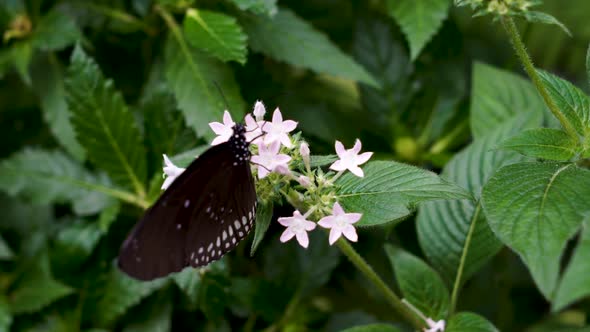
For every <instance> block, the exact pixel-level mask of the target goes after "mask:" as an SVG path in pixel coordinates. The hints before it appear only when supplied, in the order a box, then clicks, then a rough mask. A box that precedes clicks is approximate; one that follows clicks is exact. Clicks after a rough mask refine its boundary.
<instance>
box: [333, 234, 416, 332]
mask: <svg viewBox="0 0 590 332" xmlns="http://www.w3.org/2000/svg"><path fill="white" fill-rule="evenodd" d="M336 245H338V248H340V250H341V251H342V253H344V255H346V257H348V259H349V260H350V261H351V262H352V264H354V265H355V266H356V267H357V268H358V269H359V270H360V271H361V272H362V273H363V274H364V275H365V277H367V279H369V281H371V282H372V283H373V284H374V285H375V287H377V288H378V289H379V290H380V291H381V293H382V294H383V296H385V299H386V300H387V302H389V304H390V305H391V306H392V307H393V308H394V309H395V310H396V311H397V312H398V313H399V314H400V315H401V316H403V317H404V319H405V320H406V321H408V322H409V323H410V324H411V325H412V326H413V327H414V328H415V329H418V330H421V329H422V328H423V327H425V325H424V322H423V320H422V319H421V318H420V317H419V316H418V315H416V313H414V312H413V311H412V310H411V309H409V308H408V307H407V306H406V305H404V303H403V302H402V300H400V298H399V297H398V296H397V295H395V293H394V292H393V291H392V290H391V289H390V288H389V287H388V286H387V284H385V282H384V281H383V280H382V279H381V278H380V277H379V275H377V273H376V272H375V271H374V270H373V268H372V267H371V266H370V265H369V264H368V263H367V262H366V261H365V260H364V259H363V258H362V257H361V256H360V255H359V254H358V253H357V252H356V250H354V248H353V247H352V246H351V245H350V243H348V241H347V240H344V239H342V238H340V239H339V240H338V241H336Z"/></svg>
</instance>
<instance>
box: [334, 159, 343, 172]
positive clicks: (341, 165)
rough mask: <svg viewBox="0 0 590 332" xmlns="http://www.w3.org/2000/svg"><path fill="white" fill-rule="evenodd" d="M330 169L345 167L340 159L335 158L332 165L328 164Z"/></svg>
mask: <svg viewBox="0 0 590 332" xmlns="http://www.w3.org/2000/svg"><path fill="white" fill-rule="evenodd" d="M330 169H333V170H335V171H343V170H345V169H346V166H345V165H344V163H343V162H342V160H336V161H335V162H334V163H333V164H332V165H330Z"/></svg>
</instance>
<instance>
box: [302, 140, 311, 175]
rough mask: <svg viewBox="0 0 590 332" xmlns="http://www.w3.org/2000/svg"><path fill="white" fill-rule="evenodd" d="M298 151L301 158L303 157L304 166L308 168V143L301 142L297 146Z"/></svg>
mask: <svg viewBox="0 0 590 332" xmlns="http://www.w3.org/2000/svg"><path fill="white" fill-rule="evenodd" d="M299 153H300V154H301V159H303V163H305V167H306V168H307V169H309V168H310V161H309V145H308V144H307V143H305V142H302V143H301V146H299Z"/></svg>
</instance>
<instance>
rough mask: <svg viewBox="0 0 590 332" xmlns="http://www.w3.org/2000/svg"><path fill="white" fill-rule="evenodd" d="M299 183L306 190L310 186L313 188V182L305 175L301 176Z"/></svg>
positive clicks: (298, 179)
mask: <svg viewBox="0 0 590 332" xmlns="http://www.w3.org/2000/svg"><path fill="white" fill-rule="evenodd" d="M297 182H299V184H300V185H302V186H304V187H305V188H308V187H309V186H311V180H310V179H309V178H308V177H307V176H305V175H300V176H299V177H298V178H297Z"/></svg>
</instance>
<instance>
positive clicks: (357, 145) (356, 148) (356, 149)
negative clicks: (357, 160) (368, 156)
mask: <svg viewBox="0 0 590 332" xmlns="http://www.w3.org/2000/svg"><path fill="white" fill-rule="evenodd" d="M361 147H362V144H361V140H360V139H358V138H357V139H356V141H355V142H354V146H353V147H352V151H354V154H358V153H359V152H361Z"/></svg>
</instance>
